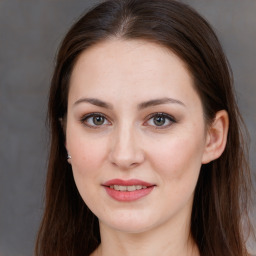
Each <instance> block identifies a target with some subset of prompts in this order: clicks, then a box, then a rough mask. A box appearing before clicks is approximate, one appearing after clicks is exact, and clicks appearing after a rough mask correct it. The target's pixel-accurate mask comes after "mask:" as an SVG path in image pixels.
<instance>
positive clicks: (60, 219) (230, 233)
mask: <svg viewBox="0 0 256 256" xmlns="http://www.w3.org/2000/svg"><path fill="white" fill-rule="evenodd" d="M110 38H122V39H124V40H134V39H144V40H147V41H151V42H154V43H157V44H160V45H162V46H165V47H166V48H168V49H170V50H171V51H172V52H174V53H176V55H177V56H179V57H180V58H181V59H182V60H183V61H184V63H185V64H186V65H187V67H188V69H189V71H190V72H191V74H192V76H193V79H194V86H195V89H196V90H197V92H198V94H199V96H200V98H201V101H202V103H203V108H204V116H205V120H206V123H208V124H210V123H211V122H212V121H213V119H214V117H215V114H216V112H217V111H219V110H222V109H225V110H226V111H227V112H228V115H229V121H230V125H229V132H228V138H227V145H226V149H225V151H224V153H223V154H222V156H221V157H220V158H219V159H217V160H215V161H213V162H211V163H209V164H205V165H203V166H202V168H201V171H200V176H199V179H198V183H197V186H196V190H195V196H194V203H193V209H192V215H191V234H192V236H193V239H194V241H195V242H196V244H197V246H198V248H199V251H200V254H201V255H202V256H220V255H225V256H245V255H247V252H246V248H245V238H244V236H243V232H242V226H241V221H242V218H243V216H245V217H246V216H248V215H247V207H248V200H249V198H250V187H251V182H250V172H249V167H248V164H247V159H246V147H245V141H244V137H243V134H242V131H241V127H242V124H243V122H242V119H241V116H240V114H239V111H238V108H237V105H236V102H235V96H234V92H233V85H232V83H233V82H232V75H231V71H230V68H229V65H228V62H227V60H226V57H225V55H224V53H223V51H222V48H221V45H220V43H219V41H218V39H217V37H216V35H215V33H214V32H213V30H212V28H211V27H210V25H209V24H208V23H207V22H206V21H205V20H204V19H203V18H202V17H201V16H200V15H199V14H198V13H197V12H196V11H194V10H193V9H191V8H190V7H188V6H187V5H184V4H182V3H179V2H177V1H173V0H157V1H155V0H154V1H152V0H109V1H105V2H103V3H101V4H99V5H98V6H96V7H95V8H93V9H92V10H91V11H89V12H88V13H87V14H85V15H84V16H83V17H82V18H80V19H79V21H78V22H77V23H76V24H74V25H73V27H72V28H71V29H70V30H69V32H68V33H67V35H66V37H65V38H64V40H63V42H62V44H61V47H60V49H59V53H58V56H57V63H56V67H55V71H54V74H53V78H52V84H51V90H50V97H49V112H48V117H49V124H50V129H51V148H50V156H49V166H48V175H47V183H46V198H45V212H44V216H43V220H42V224H41V227H40V231H39V234H38V239H37V244H36V255H37V256H77V255H90V254H91V253H92V252H93V251H94V250H95V249H96V248H97V246H98V245H99V244H100V234H99V224H98V219H97V218H96V216H95V215H94V214H93V213H92V212H91V211H90V210H89V209H88V207H87V206H86V204H85V203H84V202H83V200H82V198H81V197H80V195H79V192H78V190H77V188H76V185H75V182H74V179H73V174H72V169H71V167H70V165H69V164H68V163H67V160H66V149H65V134H64V131H63V127H62V124H61V122H60V121H59V120H60V119H62V120H63V119H65V115H66V112H67V96H68V89H69V79H70V75H71V72H72V69H73V67H74V64H75V62H76V60H77V58H78V56H79V55H80V54H81V53H82V52H83V51H85V50H86V49H87V48H89V47H90V46H92V45H95V44H97V43H99V42H100V41H103V40H107V39H110ZM248 223H249V222H248Z"/></svg>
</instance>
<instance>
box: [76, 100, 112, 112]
mask: <svg viewBox="0 0 256 256" xmlns="http://www.w3.org/2000/svg"><path fill="white" fill-rule="evenodd" d="M79 103H90V104H92V105H95V106H98V107H102V108H107V109H113V106H112V105H111V104H110V103H106V102H104V101H102V100H99V99H96V98H82V99H79V100H77V101H76V102H75V103H74V106H75V105H78V104H79Z"/></svg>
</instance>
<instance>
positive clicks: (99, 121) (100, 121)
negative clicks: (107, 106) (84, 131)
mask: <svg viewBox="0 0 256 256" xmlns="http://www.w3.org/2000/svg"><path fill="white" fill-rule="evenodd" d="M92 121H93V124H94V125H103V124H104V122H105V117H103V116H94V117H93V120H92Z"/></svg>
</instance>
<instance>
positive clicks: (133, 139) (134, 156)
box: [109, 127, 144, 169]
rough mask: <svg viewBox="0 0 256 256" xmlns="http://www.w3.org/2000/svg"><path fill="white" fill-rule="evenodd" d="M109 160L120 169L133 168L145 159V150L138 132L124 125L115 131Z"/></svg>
mask: <svg viewBox="0 0 256 256" xmlns="http://www.w3.org/2000/svg"><path fill="white" fill-rule="evenodd" d="M113 133H114V134H113V136H112V137H111V149H110V152H109V161H110V162H111V163H112V164H113V165H115V166H118V167H119V168H120V169H131V168H134V167H136V166H138V165H140V164H141V163H142V162H143V161H144V152H143V149H142V147H141V145H140V139H139V136H136V134H137V135H138V132H137V133H136V131H134V129H132V128H128V127H122V128H120V129H118V130H116V131H115V132H113Z"/></svg>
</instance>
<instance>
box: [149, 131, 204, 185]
mask: <svg viewBox="0 0 256 256" xmlns="http://www.w3.org/2000/svg"><path fill="white" fill-rule="evenodd" d="M201 137H202V136H198V137H197V136H196V135H195V136H193V135H192V134H191V136H187V135H186V136H184V137H176V138H172V139H170V140H166V141H165V142H164V143H162V146H161V147H154V148H152V150H153V151H152V153H151V154H152V155H153V156H154V160H153V165H154V168H155V169H156V170H158V172H159V174H161V175H162V176H164V178H165V180H168V181H171V182H172V183H176V184H178V183H177V182H178V181H182V182H180V184H186V183H187V182H189V181H190V180H191V182H195V181H196V180H197V177H198V174H199V171H200V167H201V160H202V155H203V138H201ZM163 145H164V146H163Z"/></svg>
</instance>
